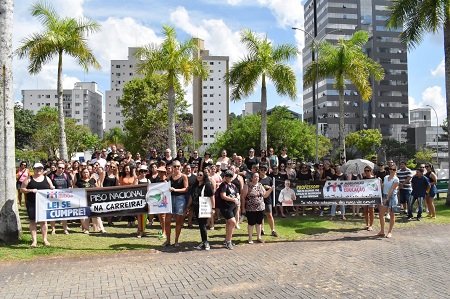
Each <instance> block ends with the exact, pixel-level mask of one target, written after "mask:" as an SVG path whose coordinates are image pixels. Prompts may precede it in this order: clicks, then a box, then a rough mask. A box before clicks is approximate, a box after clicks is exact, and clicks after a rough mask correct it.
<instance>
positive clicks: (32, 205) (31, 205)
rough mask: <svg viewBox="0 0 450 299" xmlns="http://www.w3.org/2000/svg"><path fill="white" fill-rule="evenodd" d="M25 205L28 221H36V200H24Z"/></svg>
mask: <svg viewBox="0 0 450 299" xmlns="http://www.w3.org/2000/svg"><path fill="white" fill-rule="evenodd" d="M25 205H26V207H27V214H28V220H30V221H31V222H35V221H36V199H28V198H27V199H26V200H25Z"/></svg>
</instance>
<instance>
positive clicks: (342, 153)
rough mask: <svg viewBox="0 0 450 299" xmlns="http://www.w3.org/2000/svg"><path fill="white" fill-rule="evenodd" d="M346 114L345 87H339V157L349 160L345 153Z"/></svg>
mask: <svg viewBox="0 0 450 299" xmlns="http://www.w3.org/2000/svg"><path fill="white" fill-rule="evenodd" d="M344 129H345V115H344V89H343V88H339V155H340V156H339V159H340V160H342V159H344V160H347V157H346V154H345V131H344Z"/></svg>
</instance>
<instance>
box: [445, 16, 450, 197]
mask: <svg viewBox="0 0 450 299" xmlns="http://www.w3.org/2000/svg"><path fill="white" fill-rule="evenodd" d="M444 53H445V97H446V104H447V132H450V131H449V129H450V122H449V121H448V119H449V118H448V117H449V116H450V20H446V22H445V24H444ZM447 142H448V143H447V146H448V148H449V149H450V138H448V141H447ZM447 161H448V163H449V165H450V155H449V157H448V158H447ZM445 204H446V205H447V206H450V185H449V187H448V190H447V199H446V201H445Z"/></svg>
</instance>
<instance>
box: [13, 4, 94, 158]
mask: <svg viewBox="0 0 450 299" xmlns="http://www.w3.org/2000/svg"><path fill="white" fill-rule="evenodd" d="M31 15H32V16H34V17H37V18H38V19H39V21H40V22H41V24H42V25H43V26H44V30H43V32H40V33H34V34H32V35H30V36H29V37H26V38H24V39H22V40H21V46H20V47H19V48H18V49H17V50H16V54H17V55H18V56H19V58H24V57H28V58H29V59H30V64H29V65H28V72H29V73H30V74H37V73H39V72H40V71H41V70H42V67H43V65H44V64H46V63H48V62H50V61H51V60H52V59H53V58H55V57H57V58H58V78H57V91H58V122H59V157H60V158H62V159H64V160H68V158H69V157H68V155H67V140H66V139H67V138H66V131H65V123H64V110H63V86H62V58H63V54H67V55H69V56H72V57H73V58H75V59H76V60H77V62H78V64H79V65H80V66H81V67H83V69H84V70H85V71H86V72H87V71H88V70H89V69H88V66H90V65H92V66H93V67H94V68H97V69H98V68H100V64H99V63H98V62H97V60H96V59H95V57H94V54H93V53H92V50H91V49H90V48H89V46H88V45H87V43H86V36H87V35H88V34H90V33H93V32H97V31H98V30H99V29H100V25H99V24H98V23H97V22H95V21H92V20H89V19H86V18H80V19H78V20H76V19H74V18H61V17H60V16H59V15H58V14H57V13H56V11H55V9H54V8H53V7H52V6H51V5H50V4H48V3H39V2H38V3H36V4H34V5H33V6H32V7H31Z"/></svg>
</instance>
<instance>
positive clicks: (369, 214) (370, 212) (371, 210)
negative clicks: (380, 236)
mask: <svg viewBox="0 0 450 299" xmlns="http://www.w3.org/2000/svg"><path fill="white" fill-rule="evenodd" d="M361 179H363V180H370V179H375V176H374V175H373V173H372V168H371V167H370V166H367V165H366V166H365V167H364V173H363V175H362V178H361ZM363 209H364V210H363V211H364V212H363V213H364V220H365V221H366V226H365V227H364V229H365V230H368V231H373V219H374V218H375V205H365V206H364V207H363Z"/></svg>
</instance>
